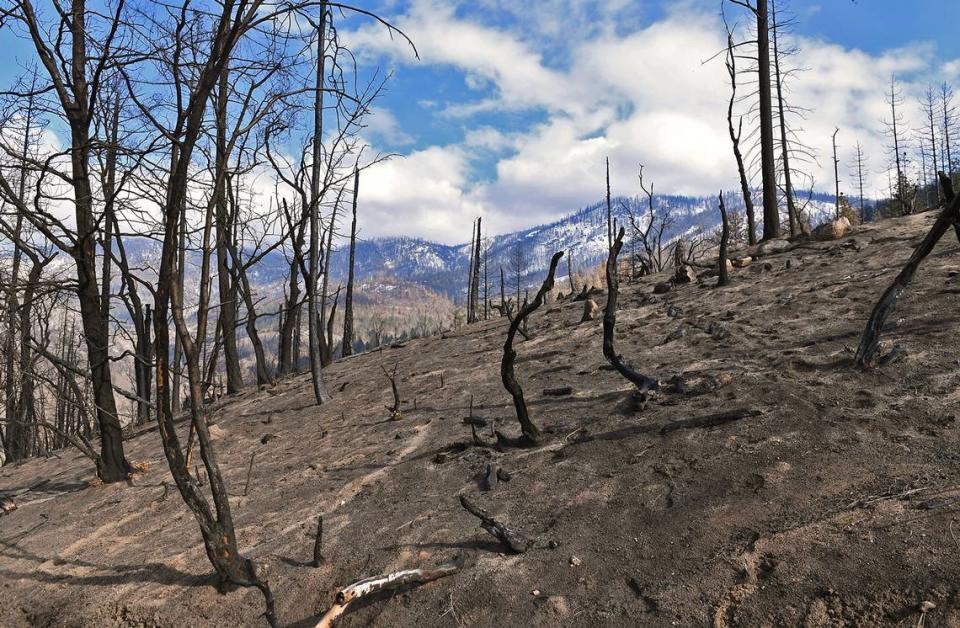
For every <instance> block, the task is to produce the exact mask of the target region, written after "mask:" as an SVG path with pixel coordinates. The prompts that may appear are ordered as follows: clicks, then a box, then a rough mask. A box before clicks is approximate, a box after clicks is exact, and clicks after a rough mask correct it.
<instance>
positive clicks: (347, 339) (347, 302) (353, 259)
mask: <svg viewBox="0 0 960 628" xmlns="http://www.w3.org/2000/svg"><path fill="white" fill-rule="evenodd" d="M359 193H360V167H359V165H358V166H357V168H356V169H355V170H354V171H353V218H352V219H351V221H350V260H349V268H348V269H347V293H346V295H344V297H343V349H342V350H341V352H340V354H341V355H342V356H343V357H347V356H349V355H353V273H354V267H355V265H356V263H357V195H358V194H359Z"/></svg>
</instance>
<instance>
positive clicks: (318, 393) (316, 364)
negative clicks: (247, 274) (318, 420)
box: [307, 1, 330, 405]
mask: <svg viewBox="0 0 960 628" xmlns="http://www.w3.org/2000/svg"><path fill="white" fill-rule="evenodd" d="M326 31H327V3H326V2H324V1H321V2H320V25H319V28H318V30H317V77H316V96H315V99H314V109H313V153H312V157H313V164H312V168H311V177H310V209H309V211H310V273H309V274H310V278H309V281H308V282H307V299H308V301H307V319H308V320H307V327H308V334H309V336H310V338H309V340H310V379H311V382H312V384H313V396H314V398H315V399H316V401H317V404H318V405H323V404H324V403H326V402H327V401H329V400H330V393H329V392H327V387H326V385H325V384H324V383H323V372H322V371H323V356H322V355H321V353H320V342H321V337H322V336H323V329H322V328H321V327H320V321H319V317H318V313H319V312H318V307H317V305H318V304H317V281H318V280H319V272H320V159H321V156H322V155H321V148H322V142H323V83H324V66H325V59H326V39H327V36H326Z"/></svg>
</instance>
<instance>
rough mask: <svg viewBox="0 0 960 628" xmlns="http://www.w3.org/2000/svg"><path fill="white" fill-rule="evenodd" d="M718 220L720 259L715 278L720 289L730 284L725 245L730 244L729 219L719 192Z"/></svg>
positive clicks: (721, 192) (721, 193) (721, 194)
mask: <svg viewBox="0 0 960 628" xmlns="http://www.w3.org/2000/svg"><path fill="white" fill-rule="evenodd" d="M719 201H720V219H721V221H722V225H723V226H722V227H721V232H720V259H719V260H717V263H718V264H719V265H720V269H719V270H720V274H719V275H718V278H717V287H718V288H721V287H723V286H726V285H728V284H729V283H730V276H729V275H730V273H729V272H728V271H727V245H728V244H729V242H730V219H729V217H728V216H727V208H726V206H725V205H724V204H723V191H722V190H721V191H720V196H719Z"/></svg>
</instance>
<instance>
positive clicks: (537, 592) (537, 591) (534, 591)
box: [530, 589, 540, 596]
mask: <svg viewBox="0 0 960 628" xmlns="http://www.w3.org/2000/svg"><path fill="white" fill-rule="evenodd" d="M530 595H534V596H536V595H540V589H534V590H533V591H531V592H530Z"/></svg>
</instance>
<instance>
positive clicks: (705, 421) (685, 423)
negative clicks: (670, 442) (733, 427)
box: [660, 408, 763, 434]
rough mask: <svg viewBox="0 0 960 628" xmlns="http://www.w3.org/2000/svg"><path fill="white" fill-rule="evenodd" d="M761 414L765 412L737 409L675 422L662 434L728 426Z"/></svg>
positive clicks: (668, 424)
mask: <svg viewBox="0 0 960 628" xmlns="http://www.w3.org/2000/svg"><path fill="white" fill-rule="evenodd" d="M761 414H763V412H761V411H759V410H753V409H751V408H737V409H735V410H727V411H726V412H717V413H716V414H707V415H705V416H698V417H693V418H692V419H682V420H680V421H673V422H671V423H667V424H666V425H664V426H663V427H661V428H660V433H661V434H669V433H670V432H674V431H676V430H687V429H693V428H698V427H717V426H718V425H726V424H727V423H733V422H734V421H739V420H740V419H746V418H749V417H755V416H760V415H761Z"/></svg>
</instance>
